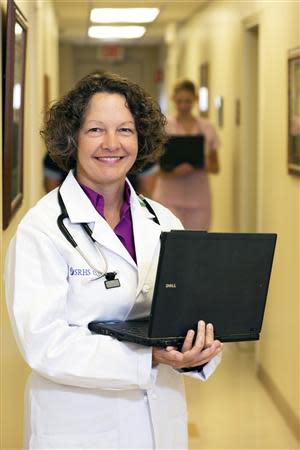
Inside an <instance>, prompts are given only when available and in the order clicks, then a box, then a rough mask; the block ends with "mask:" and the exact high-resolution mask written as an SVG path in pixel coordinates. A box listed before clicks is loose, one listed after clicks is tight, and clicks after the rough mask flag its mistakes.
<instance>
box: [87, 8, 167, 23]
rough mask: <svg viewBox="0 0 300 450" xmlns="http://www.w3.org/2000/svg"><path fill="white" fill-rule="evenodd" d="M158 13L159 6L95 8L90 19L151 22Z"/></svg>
mask: <svg viewBox="0 0 300 450" xmlns="http://www.w3.org/2000/svg"><path fill="white" fill-rule="evenodd" d="M158 14H159V9H158V8H93V9H92V10H91V14H90V20H91V22H94V23H121V22H126V23H149V22H153V20H155V19H156V17H157V16H158Z"/></svg>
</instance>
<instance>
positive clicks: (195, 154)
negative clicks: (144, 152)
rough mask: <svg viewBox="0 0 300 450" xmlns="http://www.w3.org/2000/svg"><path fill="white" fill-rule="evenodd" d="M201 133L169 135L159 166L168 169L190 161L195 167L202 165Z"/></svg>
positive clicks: (203, 141)
mask: <svg viewBox="0 0 300 450" xmlns="http://www.w3.org/2000/svg"><path fill="white" fill-rule="evenodd" d="M204 143H205V138H204V136H203V135H201V134H198V135H190V136H170V138H169V139H168V141H167V143H166V146H165V153H164V154H163V155H162V157H161V159H160V166H161V168H162V169H163V170H165V171H170V170H172V169H174V168H175V167H177V166H178V165H179V164H182V163H184V162H188V163H190V164H191V165H192V166H193V167H195V168H202V167H203V166H204Z"/></svg>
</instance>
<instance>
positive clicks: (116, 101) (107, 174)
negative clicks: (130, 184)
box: [76, 92, 138, 193]
mask: <svg viewBox="0 0 300 450" xmlns="http://www.w3.org/2000/svg"><path fill="white" fill-rule="evenodd" d="M137 152H138V135H137V131H136V128H135V121H134V117H133V115H132V114H131V112H130V110H129V109H128V107H127V106H126V100H125V97H124V96H122V95H120V94H114V93H113V94H111V93H107V92H100V93H97V94H94V95H93V96H92V97H91V100H90V102H89V106H88V108H87V111H86V113H85V117H84V122H83V124H82V127H81V128H80V130H79V135H78V152H77V164H76V177H77V180H78V181H79V183H81V184H84V185H86V186H88V187H90V188H91V189H93V190H94V191H96V192H100V193H101V191H102V190H103V189H107V187H109V186H115V187H118V186H120V187H121V186H122V185H124V181H125V178H126V175H127V173H128V172H129V170H130V169H131V167H132V166H133V164H134V162H135V159H136V157H137Z"/></svg>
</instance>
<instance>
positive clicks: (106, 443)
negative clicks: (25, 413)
mask: <svg viewBox="0 0 300 450" xmlns="http://www.w3.org/2000/svg"><path fill="white" fill-rule="evenodd" d="M118 446H119V444H118V432H117V431H116V430H115V431H107V432H103V433H99V434H97V433H94V434H93V435H90V434H87V433H86V434H80V435H78V434H76V433H75V434H73V435H61V436H58V435H47V436H41V435H33V436H31V439H30V444H29V447H28V448H26V450H27V449H28V450H50V449H56V450H67V449H70V450H77V449H78V450H82V449H86V450H87V449H88V450H92V449H93V450H94V449H111V448H114V449H116V448H118Z"/></svg>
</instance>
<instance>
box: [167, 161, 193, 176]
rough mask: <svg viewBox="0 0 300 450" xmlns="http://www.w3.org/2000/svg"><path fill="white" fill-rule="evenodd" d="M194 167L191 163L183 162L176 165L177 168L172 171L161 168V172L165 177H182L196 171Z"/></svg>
mask: <svg viewBox="0 0 300 450" xmlns="http://www.w3.org/2000/svg"><path fill="white" fill-rule="evenodd" d="M194 170H195V169H194V167H193V166H192V165H191V164H189V163H182V164H179V166H177V167H175V169H173V170H171V172H165V171H163V170H161V171H160V172H159V173H160V175H161V176H163V177H165V178H170V177H182V176H184V175H188V174H189V173H191V172H194Z"/></svg>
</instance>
